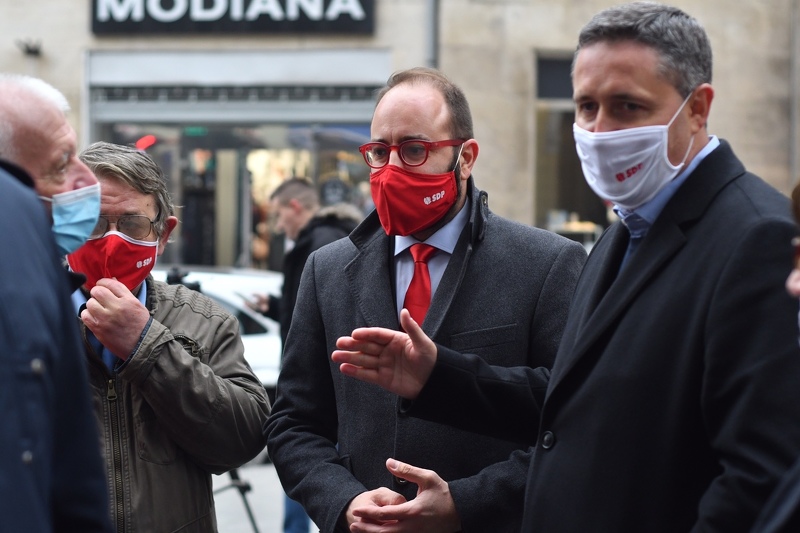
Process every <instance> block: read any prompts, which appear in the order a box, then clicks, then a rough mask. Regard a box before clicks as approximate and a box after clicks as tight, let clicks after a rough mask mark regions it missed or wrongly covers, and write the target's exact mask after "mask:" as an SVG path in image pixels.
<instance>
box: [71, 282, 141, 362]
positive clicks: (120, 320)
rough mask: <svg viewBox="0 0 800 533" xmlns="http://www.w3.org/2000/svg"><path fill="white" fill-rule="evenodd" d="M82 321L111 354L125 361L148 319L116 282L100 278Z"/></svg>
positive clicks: (93, 288)
mask: <svg viewBox="0 0 800 533" xmlns="http://www.w3.org/2000/svg"><path fill="white" fill-rule="evenodd" d="M90 294H91V298H89V300H88V301H87V302H86V309H84V310H83V311H82V312H81V320H83V323H84V324H86V327H87V328H89V329H90V330H91V332H92V333H94V335H95V337H97V340H99V341H100V343H101V344H102V345H103V346H105V347H106V348H108V349H109V350H111V353H113V354H114V355H116V356H117V357H119V358H120V359H122V360H126V359H127V358H128V357H129V356H130V355H131V352H133V350H134V348H136V345H137V344H138V342H139V337H140V336H141V335H142V330H143V329H144V327H145V326H146V325H147V322H148V321H149V320H150V312H149V311H148V310H147V308H146V307H145V306H144V305H142V302H140V301H139V299H138V298H137V297H136V296H134V295H133V293H132V292H131V291H130V290H128V288H127V287H126V286H125V285H123V284H122V283H120V282H119V281H117V280H115V279H110V278H103V279H101V280H99V281H98V282H97V285H95V286H94V287H92V290H91V291H90Z"/></svg>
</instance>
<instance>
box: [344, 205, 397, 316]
mask: <svg viewBox="0 0 800 533" xmlns="http://www.w3.org/2000/svg"><path fill="white" fill-rule="evenodd" d="M370 218H374V221H373V222H374V223H375V224H376V225H377V229H371V226H372V225H373V224H370V220H369V219H370ZM356 232H358V233H356ZM351 240H353V243H354V244H355V245H356V248H357V249H358V253H357V254H356V256H355V257H354V258H353V260H352V261H350V262H349V263H348V264H347V266H345V269H344V271H345V276H346V277H347V281H348V285H349V291H350V293H351V295H352V299H353V301H354V302H356V306H357V307H358V310H359V311H360V313H361V315H362V316H363V317H364V323H365V325H366V326H381V327H387V328H392V329H395V330H398V329H400V324H399V322H398V320H397V311H396V310H395V305H394V301H395V297H394V276H393V271H394V268H393V266H392V265H393V262H392V260H391V256H392V249H391V248H392V244H393V240H392V239H390V238H389V237H387V235H386V234H385V233H384V232H383V228H381V226H380V223H379V222H378V218H377V213H376V212H375V211H373V212H372V213H371V214H370V215H369V216H368V218H367V220H365V221H364V222H363V223H362V226H361V227H359V228H357V229H356V230H355V231H354V232H353V235H351Z"/></svg>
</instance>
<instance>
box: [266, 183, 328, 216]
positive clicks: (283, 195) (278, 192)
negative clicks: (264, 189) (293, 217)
mask: <svg viewBox="0 0 800 533" xmlns="http://www.w3.org/2000/svg"><path fill="white" fill-rule="evenodd" d="M269 199H270V200H277V201H278V203H280V204H281V205H286V204H288V203H289V201H291V200H297V201H298V202H299V203H300V205H302V206H303V207H304V208H305V209H308V210H315V209H317V208H318V207H319V194H317V189H316V187H314V184H313V183H311V182H310V181H309V180H307V179H305V178H289V179H287V180H285V181H284V182H283V183H281V184H280V185H278V187H277V188H276V189H275V190H274V191H272V194H271V195H270V196H269Z"/></svg>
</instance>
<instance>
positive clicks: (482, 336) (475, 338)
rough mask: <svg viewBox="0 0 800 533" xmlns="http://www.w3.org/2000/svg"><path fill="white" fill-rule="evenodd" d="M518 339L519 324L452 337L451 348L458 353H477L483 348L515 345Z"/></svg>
mask: <svg viewBox="0 0 800 533" xmlns="http://www.w3.org/2000/svg"><path fill="white" fill-rule="evenodd" d="M516 337H517V324H506V325H504V326H496V327H493V328H486V329H479V330H476V331H465V332H464V333H456V334H454V335H451V336H450V348H452V349H453V350H456V351H457V352H470V351H476V350H479V349H481V348H488V347H490V346H498V345H500V344H508V343H513V342H514V341H515V339H516Z"/></svg>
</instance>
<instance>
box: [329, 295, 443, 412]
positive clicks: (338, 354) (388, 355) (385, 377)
mask: <svg viewBox="0 0 800 533" xmlns="http://www.w3.org/2000/svg"><path fill="white" fill-rule="evenodd" d="M400 325H401V326H402V327H403V329H405V330H406V331H407V332H408V334H406V333H403V332H401V331H394V330H392V329H386V328H359V329H356V330H354V331H353V333H352V336H350V337H339V339H338V340H337V341H336V347H337V348H339V349H338V350H335V351H334V352H333V354H331V359H332V360H333V361H334V362H336V363H340V365H339V371H340V372H341V373H342V374H345V375H347V376H352V377H354V378H357V379H360V380H362V381H366V382H367V383H374V384H375V385H379V386H381V387H383V388H384V389H386V390H388V391H389V392H393V393H395V394H397V395H399V396H402V397H403V398H408V399H411V400H413V399H415V398H416V397H417V396H418V395H419V393H420V391H421V390H422V387H423V386H424V385H425V383H426V382H427V381H428V378H429V377H430V375H431V372H432V371H433V365H434V364H435V363H436V345H435V344H434V343H433V341H432V340H431V339H429V338H428V336H427V335H425V333H424V332H423V331H422V328H420V327H419V325H418V324H417V323H416V322H414V319H413V318H411V314H410V313H409V312H408V310H407V309H403V310H402V311H401V312H400Z"/></svg>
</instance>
